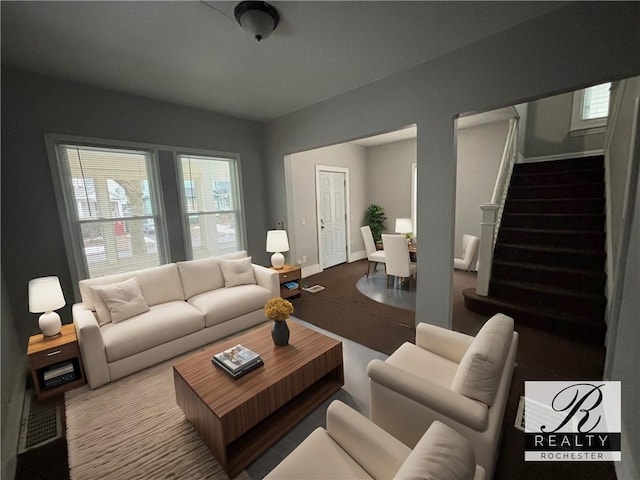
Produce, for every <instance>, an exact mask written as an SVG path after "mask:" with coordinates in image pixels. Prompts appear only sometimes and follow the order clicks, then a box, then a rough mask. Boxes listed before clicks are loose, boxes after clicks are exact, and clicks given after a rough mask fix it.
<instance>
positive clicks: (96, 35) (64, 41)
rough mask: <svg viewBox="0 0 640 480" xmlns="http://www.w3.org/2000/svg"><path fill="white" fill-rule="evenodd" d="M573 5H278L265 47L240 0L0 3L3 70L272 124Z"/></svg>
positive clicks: (322, 3)
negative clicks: (248, 27)
mask: <svg viewBox="0 0 640 480" xmlns="http://www.w3.org/2000/svg"><path fill="white" fill-rule="evenodd" d="M564 3H565V2H561V3H560V2H519V1H516V2H481V1H478V2H425V1H410V2H398V1H392V2H377V1H376V2H368V1H367V2H365V1H356V2H342V1H325V2H312V1H298V2H279V1H274V2H272V5H273V6H275V7H276V8H277V9H278V11H279V13H280V25H279V26H278V28H277V30H276V31H275V32H274V33H273V34H272V35H271V36H270V37H269V38H267V39H266V40H264V41H262V42H260V43H258V42H256V41H255V40H254V39H253V38H251V36H250V35H248V34H247V33H246V32H244V31H242V30H241V29H240V27H239V26H238V25H237V24H236V22H235V19H234V18H233V8H234V6H235V5H236V2H194V1H167V2H146V1H144V2H100V1H89V2H66V1H62V2H6V1H3V2H1V4H0V5H1V9H2V10H1V15H2V63H3V67H14V68H19V69H24V70H30V71H35V72H38V73H42V74H46V75H51V76H54V77H60V78H64V79H69V80H74V81H78V82H82V83H86V84H90V85H96V86H100V87H105V88H109V89H113V90H118V91H123V92H128V93H132V94H136V95H141V96H145V97H149V98H156V99H160V100H164V101H169V102H173V103H177V104H181V105H187V106H192V107H197V108H202V109H207V110H212V111H216V112H221V113H226V114H229V115H233V116H237V117H241V118H248V119H253V120H259V121H268V120H271V119H274V118H277V117H280V116H282V115H285V114H287V113H290V112H293V111H295V110H298V109H300V108H303V107H305V106H308V105H311V104H314V103H316V102H319V101H322V100H324V99H326V98H330V97H332V96H335V95H337V94H340V93H342V92H346V91H349V90H351V89H354V88H356V87H359V86H361V85H364V84H367V83H370V82H373V81H375V80H377V79H380V78H384V77H386V76H389V75H391V74H393V73H396V72H399V71H402V70H405V69H407V68H410V67H412V66H415V65H417V64H420V63H423V62H425V61H428V60H430V59H433V58H435V57H438V56H441V55H443V54H446V53H448V52H451V51H453V50H455V49H458V48H461V47H463V46H465V45H468V44H470V43H473V42H476V41H478V40H480V39H482V38H485V37H487V36H490V35H492V34H494V33H497V32H499V31H502V30H505V29H507V28H509V27H512V26H515V25H517V24H519V23H521V22H524V21H527V20H529V19H531V18H534V17H536V16H539V15H542V14H545V13H547V12H549V11H551V10H554V9H556V8H558V7H559V6H561V5H563V4H564Z"/></svg>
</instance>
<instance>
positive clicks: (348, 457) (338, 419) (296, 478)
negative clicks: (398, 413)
mask: <svg viewBox="0 0 640 480" xmlns="http://www.w3.org/2000/svg"><path fill="white" fill-rule="evenodd" d="M371 478H374V479H391V478H394V479H416V478H443V479H444V478H447V479H451V480H471V479H473V480H483V479H484V469H483V468H482V467H480V466H478V465H476V463H475V459H474V454H473V449H472V448H471V446H470V445H469V442H467V441H466V440H465V439H464V438H463V437H462V436H461V435H459V434H458V433H456V432H455V431H453V430H452V429H451V428H449V427H447V426H446V425H444V424H442V423H440V422H435V423H434V424H433V425H431V426H430V428H429V429H428V430H427V432H426V433H425V434H424V435H423V436H422V437H421V439H420V441H419V442H418V444H417V445H416V446H415V448H414V449H413V450H411V449H410V448H409V447H407V446H406V445H404V444H403V443H402V442H400V441H398V440H396V439H395V438H393V437H392V436H391V435H389V434H388V433H386V432H385V431H384V430H382V429H381V428H380V427H378V426H376V425H375V424H373V423H371V422H370V421H369V420H368V419H367V418H365V417H363V416H362V415H360V414H359V413H358V412H356V411H355V410H353V409H352V408H350V407H348V406H347V405H345V404H344V403H342V402H340V401H337V400H335V401H333V402H332V403H331V405H329V408H328V409H327V428H326V430H325V429H324V428H317V429H316V430H314V431H313V432H311V434H310V435H309V436H308V437H307V438H306V439H305V440H304V441H303V442H302V443H301V444H300V445H298V446H297V447H296V449H295V450H294V451H293V452H291V454H289V456H287V457H286V458H285V459H284V460H283V461H282V462H281V463H280V464H279V465H278V466H276V468H274V469H273V470H272V471H271V472H270V473H269V474H268V475H267V476H266V477H265V479H270V480H281V479H292V480H305V479H318V480H320V479H322V480H326V479H349V480H354V479H371Z"/></svg>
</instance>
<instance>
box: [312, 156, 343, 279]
mask: <svg viewBox="0 0 640 480" xmlns="http://www.w3.org/2000/svg"><path fill="white" fill-rule="evenodd" d="M348 174H349V170H348V169H347V168H341V167H329V166H322V165H317V166H316V195H317V202H316V208H317V214H316V218H317V220H318V246H319V247H320V248H319V250H320V252H319V253H320V255H319V256H320V265H321V268H322V269H325V268H329V267H333V266H335V265H338V264H340V263H345V262H346V261H347V234H348V232H347V208H346V207H347V180H348Z"/></svg>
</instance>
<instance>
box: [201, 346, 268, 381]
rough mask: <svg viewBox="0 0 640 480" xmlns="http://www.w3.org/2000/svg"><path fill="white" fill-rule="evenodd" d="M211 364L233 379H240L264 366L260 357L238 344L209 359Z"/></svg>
mask: <svg viewBox="0 0 640 480" xmlns="http://www.w3.org/2000/svg"><path fill="white" fill-rule="evenodd" d="M211 363H213V364H214V365H216V366H218V367H220V368H221V369H222V370H224V371H225V372H227V373H228V374H229V375H231V376H232V377H233V378H238V377H241V376H242V375H244V374H245V373H247V372H250V371H251V370H253V369H254V368H257V367H259V366H260V365H264V362H263V361H262V357H260V355H258V354H257V353H256V352H254V351H253V350H249V349H248V348H246V347H243V346H242V345H240V344H238V345H236V346H235V347H233V348H229V349H228V350H224V351H223V352H220V353H216V354H215V355H214V356H213V357H211Z"/></svg>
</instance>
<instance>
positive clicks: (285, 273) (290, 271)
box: [270, 265, 302, 298]
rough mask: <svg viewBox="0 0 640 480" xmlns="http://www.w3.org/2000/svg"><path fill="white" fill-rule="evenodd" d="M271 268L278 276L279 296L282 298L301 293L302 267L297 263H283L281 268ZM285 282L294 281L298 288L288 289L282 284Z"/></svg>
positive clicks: (297, 295)
mask: <svg viewBox="0 0 640 480" xmlns="http://www.w3.org/2000/svg"><path fill="white" fill-rule="evenodd" d="M270 268H271V269H272V270H275V271H276V272H278V275H279V276H280V296H281V297H282V298H289V297H299V296H300V294H301V293H302V286H301V285H300V280H301V279H302V269H301V268H300V267H298V266H297V265H285V266H283V267H282V268H273V267H270ZM287 282H296V283H297V284H298V288H292V289H289V288H287V287H285V286H284V284H285V283H287Z"/></svg>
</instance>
